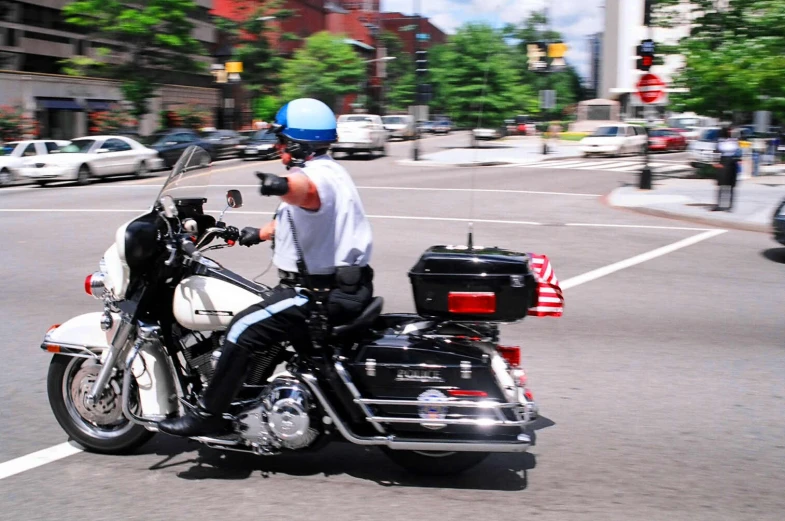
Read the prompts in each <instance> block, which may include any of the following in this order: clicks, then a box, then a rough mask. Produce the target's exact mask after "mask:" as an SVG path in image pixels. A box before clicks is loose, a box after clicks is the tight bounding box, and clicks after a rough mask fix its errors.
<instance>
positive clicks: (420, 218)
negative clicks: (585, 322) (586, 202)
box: [0, 196, 713, 231]
mask: <svg viewBox="0 0 785 521" xmlns="http://www.w3.org/2000/svg"><path fill="white" fill-rule="evenodd" d="M589 197H595V196H589ZM147 211H148V209H144V210H141V209H137V210H134V209H121V208H60V209H55V210H51V209H48V208H0V213H14V212H18V213H136V214H142V213H145V212H147ZM207 213H214V214H219V213H221V212H220V211H219V210H207ZM231 213H232V214H237V215H273V213H274V212H266V211H257V210H232V212H231ZM368 217H369V218H370V219H396V220H401V221H443V222H471V223H486V224H518V225H525V226H544V225H545V224H546V223H540V222H534V221H515V220H507V219H469V218H465V217H430V216H416V215H373V214H368ZM553 224H556V225H561V226H574V227H580V226H583V227H587V228H633V229H634V228H639V229H651V230H685V231H706V230H713V228H693V227H682V226H651V225H645V224H615V223H563V224H562V223H553Z"/></svg>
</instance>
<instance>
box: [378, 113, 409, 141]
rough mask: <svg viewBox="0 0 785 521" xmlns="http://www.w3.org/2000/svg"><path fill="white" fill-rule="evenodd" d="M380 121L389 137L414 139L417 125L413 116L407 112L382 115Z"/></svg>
mask: <svg viewBox="0 0 785 521" xmlns="http://www.w3.org/2000/svg"><path fill="white" fill-rule="evenodd" d="M382 123H383V124H384V129H385V130H386V131H387V135H388V136H389V138H390V139H393V138H399V139H404V140H406V139H414V137H415V136H416V135H417V125H416V124H415V122H414V117H413V116H409V115H407V114H404V115H395V116H382Z"/></svg>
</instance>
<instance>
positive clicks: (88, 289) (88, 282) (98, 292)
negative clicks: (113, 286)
mask: <svg viewBox="0 0 785 521" xmlns="http://www.w3.org/2000/svg"><path fill="white" fill-rule="evenodd" d="M104 277H106V275H104V274H103V273H102V272H100V271H96V272H95V273H93V274H92V275H88V276H87V278H85V279H84V291H85V293H87V294H88V295H90V296H91V297H95V298H101V297H103V296H104V292H105V291H106V286H105V285H104Z"/></svg>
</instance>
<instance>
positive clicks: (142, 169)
mask: <svg viewBox="0 0 785 521" xmlns="http://www.w3.org/2000/svg"><path fill="white" fill-rule="evenodd" d="M148 172H149V170H148V169H147V163H145V162H144V161H141V162H139V166H137V167H136V171H135V172H134V177H144V176H146V175H147V173H148Z"/></svg>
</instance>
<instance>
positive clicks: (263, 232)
mask: <svg viewBox="0 0 785 521" xmlns="http://www.w3.org/2000/svg"><path fill="white" fill-rule="evenodd" d="M273 235H275V221H270V222H268V223H267V224H265V225H264V226H262V227H261V228H260V229H259V238H260V239H262V240H263V241H269V240H271V239H272V238H273Z"/></svg>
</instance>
